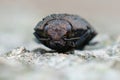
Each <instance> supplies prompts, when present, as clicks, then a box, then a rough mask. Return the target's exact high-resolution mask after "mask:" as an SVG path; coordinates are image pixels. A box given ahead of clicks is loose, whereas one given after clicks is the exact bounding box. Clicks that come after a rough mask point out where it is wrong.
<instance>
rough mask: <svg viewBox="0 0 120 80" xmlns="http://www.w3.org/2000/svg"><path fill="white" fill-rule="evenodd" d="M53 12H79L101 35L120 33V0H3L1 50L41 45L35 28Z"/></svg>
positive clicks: (1, 5)
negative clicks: (35, 35)
mask: <svg viewBox="0 0 120 80" xmlns="http://www.w3.org/2000/svg"><path fill="white" fill-rule="evenodd" d="M52 13H70V14H78V15H80V16H81V17H83V18H85V19H86V20H87V21H88V22H90V23H91V24H92V25H93V27H94V28H95V29H96V30H97V31H98V32H99V34H108V35H119V33H120V31H119V30H120V0H0V53H4V52H7V51H9V50H11V49H13V48H16V47H19V46H25V47H27V48H28V49H30V50H31V49H33V48H36V47H38V46H39V45H37V44H36V43H35V42H34V41H33V38H34V36H33V28H34V27H35V25H36V24H37V23H38V21H40V20H41V19H42V18H43V17H45V16H47V15H49V14H52Z"/></svg>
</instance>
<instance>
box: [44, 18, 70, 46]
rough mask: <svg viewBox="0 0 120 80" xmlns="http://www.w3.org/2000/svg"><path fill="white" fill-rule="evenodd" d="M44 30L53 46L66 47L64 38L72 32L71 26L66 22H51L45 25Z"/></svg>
mask: <svg viewBox="0 0 120 80" xmlns="http://www.w3.org/2000/svg"><path fill="white" fill-rule="evenodd" d="M44 30H45V32H46V34H47V35H48V36H49V37H50V39H51V41H52V43H53V44H54V43H57V44H60V45H65V43H64V41H63V39H62V38H63V37H64V36H66V35H67V33H68V32H70V31H71V25H70V24H69V23H68V22H67V21H65V20H51V21H49V22H48V23H47V24H46V25H45V27H44Z"/></svg>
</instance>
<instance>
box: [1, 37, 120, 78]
mask: <svg viewBox="0 0 120 80" xmlns="http://www.w3.org/2000/svg"><path fill="white" fill-rule="evenodd" d="M96 41H97V42H98V43H97V44H96V45H94V46H87V47H86V49H85V50H84V51H77V50H76V51H75V52H74V54H63V53H61V54H58V53H48V52H46V50H49V49H47V48H44V49H45V50H44V49H42V48H43V47H39V48H38V49H35V50H32V51H29V50H27V49H26V48H24V47H19V48H16V49H14V50H12V51H10V52H8V53H6V54H2V55H0V72H1V75H0V80H33V79H35V80H119V79H120V76H119V74H120V39H119V37H114V38H113V37H109V36H108V35H98V36H97V37H96V38H95V39H94V40H93V42H96Z"/></svg>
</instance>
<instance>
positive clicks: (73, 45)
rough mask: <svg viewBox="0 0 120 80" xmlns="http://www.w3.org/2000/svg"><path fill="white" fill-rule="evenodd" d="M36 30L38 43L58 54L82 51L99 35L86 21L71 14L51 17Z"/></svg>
mask: <svg viewBox="0 0 120 80" xmlns="http://www.w3.org/2000/svg"><path fill="white" fill-rule="evenodd" d="M34 30H35V32H34V35H35V36H36V38H37V39H38V41H40V42H41V43H42V44H44V45H45V46H47V47H49V48H51V49H53V50H55V51H57V52H67V51H70V50H74V49H78V50H82V49H83V48H84V47H85V45H87V44H88V43H89V42H90V41H91V39H93V38H94V37H95V36H96V34H97V33H96V31H95V30H94V29H93V28H92V27H91V25H90V24H89V23H88V22H87V21H86V20H84V19H83V18H81V17H79V16H78V15H70V14H52V15H49V16H47V17H45V18H44V19H43V20H42V21H40V22H39V23H38V24H37V26H36V27H35V29H34Z"/></svg>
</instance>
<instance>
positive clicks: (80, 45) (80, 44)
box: [75, 30, 90, 49]
mask: <svg viewBox="0 0 120 80" xmlns="http://www.w3.org/2000/svg"><path fill="white" fill-rule="evenodd" d="M89 36H90V30H88V31H87V32H86V33H85V34H84V35H82V36H81V37H80V39H79V40H77V42H75V48H78V49H83V48H84V46H85V45H84V43H85V41H86V39H87V38H88V37H89Z"/></svg>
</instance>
